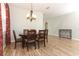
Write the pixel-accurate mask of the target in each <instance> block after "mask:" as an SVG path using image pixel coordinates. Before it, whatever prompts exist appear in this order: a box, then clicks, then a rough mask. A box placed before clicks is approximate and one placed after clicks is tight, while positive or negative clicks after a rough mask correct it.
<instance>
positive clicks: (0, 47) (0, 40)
mask: <svg viewBox="0 0 79 59" xmlns="http://www.w3.org/2000/svg"><path fill="white" fill-rule="evenodd" d="M2 55H3V35H2V15H1V4H0V56H2Z"/></svg>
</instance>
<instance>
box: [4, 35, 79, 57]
mask: <svg viewBox="0 0 79 59" xmlns="http://www.w3.org/2000/svg"><path fill="white" fill-rule="evenodd" d="M4 55H5V56H77V55H79V41H75V40H69V39H64V38H61V39H60V38H58V37H54V36H50V37H49V41H48V43H46V47H43V44H41V46H40V49H38V48H37V49H34V47H30V49H29V51H27V47H25V48H24V49H22V47H21V44H20V43H19V44H18V46H17V48H16V49H14V43H12V44H11V45H10V46H9V47H6V48H5V49H4Z"/></svg>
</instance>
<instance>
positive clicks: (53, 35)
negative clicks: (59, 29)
mask: <svg viewBox="0 0 79 59" xmlns="http://www.w3.org/2000/svg"><path fill="white" fill-rule="evenodd" d="M49 37H59V36H58V35H49ZM72 40H77V41H79V39H78V38H72Z"/></svg>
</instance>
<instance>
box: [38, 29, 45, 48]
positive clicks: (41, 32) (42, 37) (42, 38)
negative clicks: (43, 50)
mask: <svg viewBox="0 0 79 59" xmlns="http://www.w3.org/2000/svg"><path fill="white" fill-rule="evenodd" d="M37 42H38V48H39V47H40V42H44V47H45V46H46V45H45V30H39V33H38V40H37Z"/></svg>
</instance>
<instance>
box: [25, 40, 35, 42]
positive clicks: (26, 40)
mask: <svg viewBox="0 0 79 59" xmlns="http://www.w3.org/2000/svg"><path fill="white" fill-rule="evenodd" d="M25 41H26V42H27V40H25ZM32 42H35V40H29V41H28V43H32Z"/></svg>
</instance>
